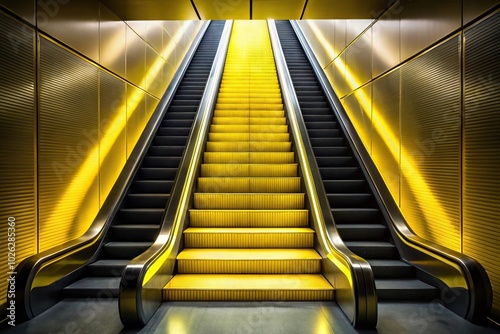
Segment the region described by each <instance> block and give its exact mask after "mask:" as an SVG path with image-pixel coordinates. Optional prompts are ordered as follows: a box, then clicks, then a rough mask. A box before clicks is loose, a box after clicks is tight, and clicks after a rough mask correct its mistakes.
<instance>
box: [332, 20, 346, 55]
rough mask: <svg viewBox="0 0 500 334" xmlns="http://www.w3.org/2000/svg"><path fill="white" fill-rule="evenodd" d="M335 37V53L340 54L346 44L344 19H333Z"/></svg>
mask: <svg viewBox="0 0 500 334" xmlns="http://www.w3.org/2000/svg"><path fill="white" fill-rule="evenodd" d="M334 25H335V39H334V46H333V47H334V49H335V51H336V53H338V54H340V53H341V52H342V51H344V49H345V47H346V46H347V44H346V21H345V20H335V21H334Z"/></svg>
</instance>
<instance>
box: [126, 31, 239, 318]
mask: <svg viewBox="0 0 500 334" xmlns="http://www.w3.org/2000/svg"><path fill="white" fill-rule="evenodd" d="M232 23H233V22H232V21H227V22H226V24H225V27H224V31H223V33H222V36H221V40H220V42H219V48H218V50H217V54H216V55H215V61H214V63H213V65H212V69H211V71H210V75H209V78H208V83H207V87H206V88H205V92H204V94H203V97H202V100H201V102H200V107H199V108H198V113H197V115H196V118H195V121H194V125H193V130H192V132H191V135H190V137H189V141H188V144H187V147H186V150H185V152H184V155H183V158H182V161H181V163H180V166H179V171H178V173H177V178H176V181H175V184H174V187H173V189H172V193H171V197H170V201H169V204H168V206H167V211H166V213H165V216H164V218H163V222H162V226H161V229H160V234H159V236H158V238H157V239H156V242H155V243H154V244H153V245H152V246H151V247H150V248H149V249H148V250H147V251H146V252H144V253H143V254H141V255H139V256H138V257H136V258H135V259H133V260H132V261H131V262H130V264H129V265H128V266H127V267H126V268H125V270H124V272H123V275H122V279H121V282H120V296H119V310H120V318H121V320H122V323H123V324H124V325H125V326H143V325H145V324H146V323H147V322H148V320H149V319H150V318H151V316H152V315H153V314H154V312H155V311H156V310H157V309H158V307H159V306H160V303H161V301H162V291H163V287H164V286H165V284H167V283H168V281H169V280H170V279H171V278H172V276H173V273H174V268H175V261H176V257H177V254H178V252H179V249H180V246H181V242H182V232H183V230H184V229H185V228H186V226H187V224H188V223H189V221H188V218H187V214H188V209H189V208H190V205H191V200H192V193H193V191H194V188H195V186H196V178H197V175H198V171H199V169H200V165H201V161H202V154H203V149H204V145H205V142H206V139H207V136H208V130H209V128H210V120H211V119H212V114H213V109H214V106H215V102H216V100H217V92H218V89H219V85H220V82H221V79H222V72H223V70H224V64H225V60H226V54H227V49H228V45H229V37H230V35H231V29H232Z"/></svg>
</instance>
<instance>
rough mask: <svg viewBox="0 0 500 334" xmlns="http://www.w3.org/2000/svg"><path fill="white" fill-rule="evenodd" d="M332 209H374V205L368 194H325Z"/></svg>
mask: <svg viewBox="0 0 500 334" xmlns="http://www.w3.org/2000/svg"><path fill="white" fill-rule="evenodd" d="M327 196H328V200H329V202H330V207H331V208H332V209H336V208H375V207H376V203H375V199H374V198H373V195H372V194H370V193H358V194H356V193H351V194H327Z"/></svg>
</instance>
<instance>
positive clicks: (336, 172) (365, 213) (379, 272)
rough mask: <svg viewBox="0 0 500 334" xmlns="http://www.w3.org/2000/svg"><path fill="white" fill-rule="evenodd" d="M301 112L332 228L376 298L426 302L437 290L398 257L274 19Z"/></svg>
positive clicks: (331, 118)
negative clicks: (363, 265)
mask: <svg viewBox="0 0 500 334" xmlns="http://www.w3.org/2000/svg"><path fill="white" fill-rule="evenodd" d="M276 29H277V31H278V35H279V38H280V41H281V47H282V50H283V53H284V56H285V59H286V62H287V65H288V69H289V72H290V76H291V78H292V82H293V86H294V88H295V92H296V94H297V98H298V100H299V104H300V108H301V111H302V116H303V118H304V122H305V124H306V128H307V132H308V135H309V138H310V141H311V144H312V147H313V150H314V155H315V158H316V161H317V164H318V167H319V169H320V173H321V176H322V179H323V184H324V188H325V190H326V192H327V196H328V200H329V203H330V207H331V212H332V215H333V217H334V219H335V222H336V227H337V230H338V232H339V234H340V236H341V238H342V240H343V241H344V243H345V245H346V246H347V247H348V248H349V249H350V250H351V251H352V252H354V253H355V254H357V255H359V256H361V257H362V258H365V259H366V260H367V261H368V262H369V263H370V265H371V267H372V269H373V273H374V276H375V286H376V290H377V297H378V299H379V300H411V301H417V300H418V301H430V300H433V299H434V298H438V297H439V290H438V289H437V288H436V287H434V286H431V285H429V284H427V283H424V282H423V281H421V280H419V279H418V278H417V270H416V268H415V267H413V266H412V265H410V264H409V263H407V262H405V261H403V260H402V258H401V255H400V253H399V251H398V248H397V247H396V245H395V242H394V240H393V239H392V237H391V233H390V231H389V228H388V224H387V221H386V219H385V217H384V215H383V214H382V212H381V210H380V207H379V204H378V203H377V201H376V199H375V197H374V194H373V191H372V189H371V188H370V186H369V184H368V182H367V179H366V176H365V174H364V173H363V172H362V169H361V168H360V165H359V162H358V160H357V159H356V157H355V156H354V154H353V152H352V149H351V147H350V145H349V142H348V141H347V138H346V134H345V133H344V132H343V130H342V128H341V127H340V125H339V121H338V119H337V116H336V115H335V113H334V111H333V109H332V108H331V106H330V103H329V102H328V100H327V98H326V96H325V93H324V91H323V88H322V86H321V85H320V83H319V81H318V79H317V77H316V74H315V72H314V70H313V68H312V66H311V64H310V62H309V60H308V58H307V56H306V54H305V52H304V50H303V48H302V46H301V44H300V41H299V40H298V38H297V36H296V34H295V32H294V30H293V28H292V26H291V24H290V22H289V21H276Z"/></svg>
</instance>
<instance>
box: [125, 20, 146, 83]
mask: <svg viewBox="0 0 500 334" xmlns="http://www.w3.org/2000/svg"><path fill="white" fill-rule="evenodd" d="M126 57H127V58H126V61H125V63H126V73H127V77H126V78H127V80H129V81H130V82H132V83H133V84H135V85H137V86H139V87H141V88H144V86H145V83H146V80H144V74H145V73H146V43H145V42H144V40H142V39H141V38H140V37H139V36H138V35H137V34H136V33H135V32H134V30H132V28H130V27H129V26H127V52H126Z"/></svg>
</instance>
